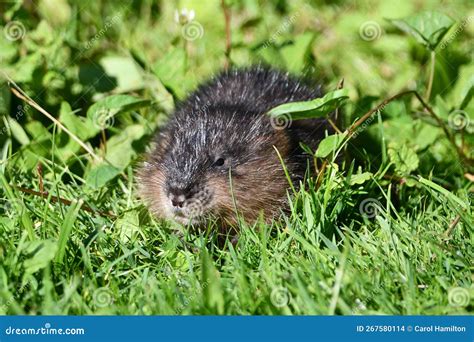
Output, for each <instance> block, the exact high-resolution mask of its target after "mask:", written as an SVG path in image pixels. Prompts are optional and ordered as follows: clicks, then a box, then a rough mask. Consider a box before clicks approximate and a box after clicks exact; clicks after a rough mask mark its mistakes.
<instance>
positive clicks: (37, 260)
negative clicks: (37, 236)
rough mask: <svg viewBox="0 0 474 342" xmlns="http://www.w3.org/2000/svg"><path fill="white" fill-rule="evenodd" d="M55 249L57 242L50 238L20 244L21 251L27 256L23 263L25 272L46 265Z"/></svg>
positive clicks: (34, 270)
mask: <svg viewBox="0 0 474 342" xmlns="http://www.w3.org/2000/svg"><path fill="white" fill-rule="evenodd" d="M57 249H58V246H57V244H56V243H55V242H54V241H51V240H40V241H32V242H27V243H26V244H25V245H24V246H22V252H23V253H24V254H26V255H27V256H28V257H29V258H28V259H26V260H25V262H24V263H23V266H24V267H25V272H26V273H29V274H32V273H35V272H37V271H39V270H40V269H42V268H45V267H46V266H48V265H49V263H50V261H51V260H53V258H54V255H55V254H56V251H57Z"/></svg>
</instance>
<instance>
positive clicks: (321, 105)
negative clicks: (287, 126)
mask: <svg viewBox="0 0 474 342" xmlns="http://www.w3.org/2000/svg"><path fill="white" fill-rule="evenodd" d="M348 93H349V91H348V90H347V89H338V90H334V91H331V92H329V93H327V94H326V95H324V96H323V97H320V98H317V99H314V100H310V101H301V102H290V103H284V104H282V105H279V106H277V107H275V108H272V109H271V110H270V111H269V112H268V113H267V114H268V115H270V116H271V117H273V118H277V117H280V116H284V115H288V114H290V115H291V119H292V120H301V119H311V118H320V117H323V116H325V115H327V114H329V113H331V112H332V111H334V110H335V109H336V108H338V107H339V106H340V105H341V104H342V103H343V102H344V101H346V100H347V99H348V98H349V97H348Z"/></svg>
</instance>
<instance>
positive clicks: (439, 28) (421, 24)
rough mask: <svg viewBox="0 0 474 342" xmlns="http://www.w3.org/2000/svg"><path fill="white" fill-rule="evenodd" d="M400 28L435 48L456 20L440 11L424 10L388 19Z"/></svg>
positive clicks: (430, 47) (429, 46)
mask: <svg viewBox="0 0 474 342" xmlns="http://www.w3.org/2000/svg"><path fill="white" fill-rule="evenodd" d="M388 21H390V22H391V23H392V24H393V25H395V26H396V27H398V28H399V29H400V30H402V31H404V32H406V33H409V34H411V35H412V36H413V37H414V38H415V39H416V40H417V41H418V42H419V43H421V44H423V45H425V46H427V47H428V48H429V49H430V50H434V49H435V48H436V46H437V45H438V44H439V43H440V42H441V40H442V39H443V37H444V35H445V34H446V32H448V30H449V29H450V28H451V26H453V25H454V23H455V21H454V20H453V19H451V18H450V17H448V16H447V15H445V14H443V13H439V12H422V13H419V14H416V15H413V16H410V17H407V18H402V19H388Z"/></svg>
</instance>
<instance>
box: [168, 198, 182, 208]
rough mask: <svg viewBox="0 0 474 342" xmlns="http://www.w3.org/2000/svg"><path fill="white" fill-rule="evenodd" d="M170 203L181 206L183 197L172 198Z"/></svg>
mask: <svg viewBox="0 0 474 342" xmlns="http://www.w3.org/2000/svg"><path fill="white" fill-rule="evenodd" d="M171 204H172V205H173V207H177V208H182V207H183V204H184V199H183V200H181V199H176V198H172V199H171Z"/></svg>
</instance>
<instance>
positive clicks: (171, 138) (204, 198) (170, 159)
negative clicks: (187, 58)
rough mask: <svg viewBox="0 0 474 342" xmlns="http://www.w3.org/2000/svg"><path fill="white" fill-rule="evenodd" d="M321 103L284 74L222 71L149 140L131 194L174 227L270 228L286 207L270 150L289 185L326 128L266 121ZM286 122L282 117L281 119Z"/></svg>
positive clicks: (315, 92)
mask: <svg viewBox="0 0 474 342" xmlns="http://www.w3.org/2000/svg"><path fill="white" fill-rule="evenodd" d="M320 96H321V91H320V87H319V86H318V87H316V88H313V87H311V86H309V85H308V84H306V83H304V82H303V81H302V80H300V79H298V78H295V77H292V76H289V75H288V74H287V73H283V72H280V71H276V70H272V69H269V68H265V67H261V66H259V67H253V68H246V69H232V70H230V71H224V72H222V73H221V74H219V75H218V76H216V77H214V78H213V79H211V80H210V81H208V82H207V83H204V84H203V85H201V86H199V87H198V88H197V90H196V91H194V92H193V93H192V94H190V95H189V97H188V98H187V99H186V100H185V101H184V102H183V103H181V104H179V105H178V108H177V110H176V112H175V113H174V115H173V116H172V117H171V119H170V120H169V122H168V124H167V125H166V127H165V128H164V129H163V130H161V132H160V133H159V134H158V135H157V137H156V140H155V143H156V146H155V147H154V149H153V150H152V151H151V153H149V154H148V156H147V161H146V162H145V163H144V165H143V166H142V168H141V169H140V170H139V172H138V183H139V192H140V195H141V197H142V198H143V199H144V200H145V201H146V202H147V203H148V205H149V207H150V209H151V211H152V212H153V213H154V214H155V215H157V216H158V217H161V218H166V219H173V220H175V221H177V222H179V223H182V224H197V225H198V226H199V225H201V224H204V223H205V222H207V221H208V219H209V218H217V219H218V220H219V222H222V223H227V224H230V225H235V224H236V222H237V216H236V211H237V212H239V214H241V215H242V217H243V218H244V219H245V220H246V221H247V222H249V221H250V222H251V221H254V220H256V219H258V217H259V215H261V214H262V213H263V217H264V218H265V219H266V220H267V221H270V220H271V219H272V218H273V217H274V216H275V215H276V214H278V213H279V211H280V209H284V208H286V207H287V189H288V188H289V183H288V180H287V178H286V177H285V173H284V169H283V166H282V164H281V162H280V159H279V157H278V154H277V152H276V151H275V149H276V150H278V152H279V154H280V156H281V158H282V160H283V162H284V165H285V167H286V168H287V170H288V172H289V174H290V176H291V179H292V181H293V182H294V184H295V186H297V185H298V183H299V181H300V180H301V179H303V177H304V175H305V171H306V170H307V164H308V160H309V158H310V156H309V155H308V154H306V153H305V152H304V151H303V149H302V148H301V147H300V142H301V143H303V144H305V145H307V146H308V147H310V148H311V149H312V150H313V151H314V150H315V149H316V147H317V145H318V143H319V141H321V139H322V138H324V137H325V131H326V130H327V131H330V126H329V125H328V124H327V121H326V120H325V119H308V120H298V121H294V122H291V120H275V119H271V118H270V117H269V116H268V115H267V114H266V113H267V112H268V111H269V110H270V109H272V108H273V107H276V106H278V105H280V104H283V103H287V102H294V101H304V100H310V99H314V98H317V97H320ZM288 118H289V117H288Z"/></svg>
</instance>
